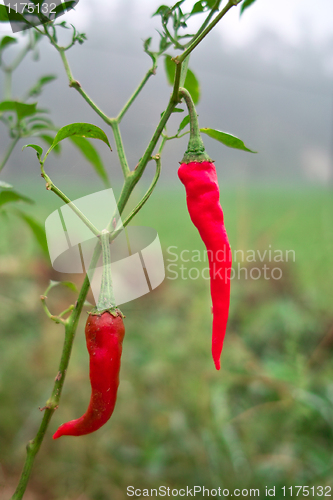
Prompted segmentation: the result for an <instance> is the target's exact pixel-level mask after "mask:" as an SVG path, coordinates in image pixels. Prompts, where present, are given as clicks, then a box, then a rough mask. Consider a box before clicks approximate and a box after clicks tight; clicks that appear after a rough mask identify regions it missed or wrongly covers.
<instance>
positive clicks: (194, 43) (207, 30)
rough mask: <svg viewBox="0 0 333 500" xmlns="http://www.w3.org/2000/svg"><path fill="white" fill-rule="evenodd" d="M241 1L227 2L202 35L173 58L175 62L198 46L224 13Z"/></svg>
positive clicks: (230, 0) (232, 0) (181, 59)
mask: <svg viewBox="0 0 333 500" xmlns="http://www.w3.org/2000/svg"><path fill="white" fill-rule="evenodd" d="M241 1H242V0H229V1H228V3H227V5H226V6H225V7H224V8H223V9H222V10H221V12H220V13H219V14H218V15H217V16H216V17H215V19H214V20H213V21H212V22H211V23H210V24H209V25H208V26H207V28H205V29H204V30H203V31H202V33H201V34H200V35H199V36H198V37H196V38H195V39H194V41H193V42H191V44H190V45H189V47H188V48H187V49H186V50H185V51H184V52H183V53H182V54H181V55H180V56H177V57H176V58H175V62H182V61H184V59H185V58H186V57H187V56H188V55H189V54H190V53H191V52H192V51H193V50H194V49H195V48H196V47H197V46H198V45H199V43H200V42H201V41H202V40H203V39H204V38H205V36H207V35H208V33H209V32H210V31H211V30H212V29H213V28H214V27H215V26H216V25H217V23H218V22H219V21H220V20H221V19H222V17H224V16H225V15H226V13H227V12H228V11H229V10H230V9H231V8H232V7H234V6H236V5H238V4H239V3H240V2H241Z"/></svg>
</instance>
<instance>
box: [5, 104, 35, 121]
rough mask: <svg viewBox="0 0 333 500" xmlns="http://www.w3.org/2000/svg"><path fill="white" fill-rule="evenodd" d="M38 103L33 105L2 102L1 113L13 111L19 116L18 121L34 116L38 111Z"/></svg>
mask: <svg viewBox="0 0 333 500" xmlns="http://www.w3.org/2000/svg"><path fill="white" fill-rule="evenodd" d="M36 106H37V102H35V103H33V104H25V103H24V102H19V101H2V102H0V111H12V112H15V113H16V114H17V118H18V120H21V119H22V118H24V117H25V116H31V115H34V114H35V113H36V112H37V111H38V110H37V109H36Z"/></svg>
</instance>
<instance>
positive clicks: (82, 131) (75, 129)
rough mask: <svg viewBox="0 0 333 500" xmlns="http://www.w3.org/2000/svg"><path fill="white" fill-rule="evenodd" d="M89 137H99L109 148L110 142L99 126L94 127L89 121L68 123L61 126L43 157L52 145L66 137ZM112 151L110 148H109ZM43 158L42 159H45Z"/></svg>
mask: <svg viewBox="0 0 333 500" xmlns="http://www.w3.org/2000/svg"><path fill="white" fill-rule="evenodd" d="M73 136H77V137H90V138H91V139H99V140H101V141H103V142H104V143H105V144H106V145H107V146H108V147H109V148H110V149H111V146H110V143H109V140H108V138H107V136H106V134H105V132H103V130H102V129H100V128H99V127H96V125H92V124H90V123H71V124H70V125H66V126H65V127H62V128H61V129H60V130H59V131H58V133H57V135H56V136H55V138H54V141H53V144H52V146H51V147H50V149H49V150H48V151H47V153H46V155H45V158H46V157H47V155H48V154H49V153H50V152H51V151H52V149H54V147H55V146H56V145H57V144H58V143H59V142H60V141H63V140H64V139H66V138H67V137H73ZM111 151H112V149H111ZM45 158H44V160H45Z"/></svg>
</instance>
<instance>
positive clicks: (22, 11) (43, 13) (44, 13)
mask: <svg viewBox="0 0 333 500" xmlns="http://www.w3.org/2000/svg"><path fill="white" fill-rule="evenodd" d="M78 3H79V0H70V1H68V2H66V1H62V0H30V1H28V2H20V1H17V0H5V1H4V6H0V7H1V9H2V12H4V15H6V16H7V18H8V21H9V22H10V25H11V29H12V32H13V33H17V32H19V31H24V30H26V29H29V28H32V27H34V26H39V25H40V24H45V23H48V22H49V21H54V20H55V19H56V18H58V17H59V16H62V15H63V14H65V13H66V12H68V11H69V10H72V9H73V8H74V7H75V6H76V5H77V4H78Z"/></svg>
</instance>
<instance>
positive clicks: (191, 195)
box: [178, 161, 231, 370]
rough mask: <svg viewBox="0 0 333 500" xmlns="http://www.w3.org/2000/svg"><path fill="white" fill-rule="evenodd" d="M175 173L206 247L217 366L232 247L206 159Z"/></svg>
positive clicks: (212, 171)
mask: <svg viewBox="0 0 333 500" xmlns="http://www.w3.org/2000/svg"><path fill="white" fill-rule="evenodd" d="M178 175H179V178H180V180H181V181H182V183H183V184H184V186H185V189H186V201H187V207H188V211H189V214H190V217H191V220H192V222H193V224H194V225H195V227H196V228H197V229H198V231H199V233H200V236H201V238H202V241H203V242H204V244H205V245H206V248H207V254H208V260H209V270H210V289H211V296H212V302H213V338H212V354H213V359H214V363H215V366H216V369H217V370H219V369H220V356H221V352H222V346H223V340H224V336H225V331H226V327H227V321H228V314H229V302H230V269H231V251H230V245H229V241H228V235H227V232H226V229H225V226H224V220H223V211H222V208H221V205H220V202H219V186H218V182H217V175H216V170H215V166H214V164H213V163H211V162H208V161H203V162H202V163H200V162H190V163H182V164H181V166H180V167H179V170H178Z"/></svg>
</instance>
